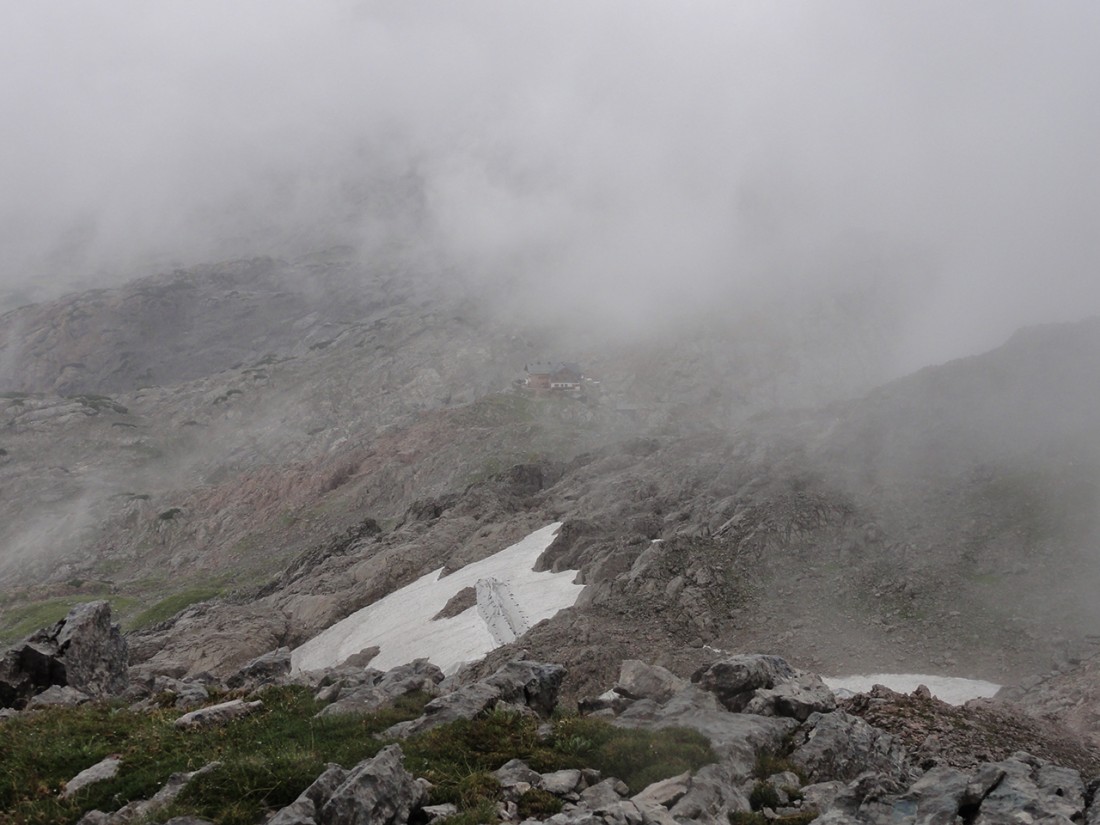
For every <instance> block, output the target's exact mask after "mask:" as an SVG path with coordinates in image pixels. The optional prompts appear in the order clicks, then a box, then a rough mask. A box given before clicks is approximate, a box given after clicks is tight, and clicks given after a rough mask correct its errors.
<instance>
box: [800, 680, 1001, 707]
mask: <svg viewBox="0 0 1100 825" xmlns="http://www.w3.org/2000/svg"><path fill="white" fill-rule="evenodd" d="M821 678H822V679H823V680H824V682H825V684H826V685H828V686H829V688H830V689H832V690H834V691H838V692H839V691H847V692H849V693H852V694H856V693H864V692H866V691H868V690H870V689H871V688H872V687H874V686H875V685H884V686H886V687H888V688H890V690H893V691H896V692H898V693H912V692H913V691H914V690H916V689H917V687H918V686H919V685H925V686H927V687H928V690H930V691H931V692H932V695H933V696H935V697H936V698H937V699H939V700H940V701H941V702H947V704H949V705H961V704H963V703H965V702H968V701H970V700H971V699H980V698H988V697H991V696H993V695H994V694H995V693H996V692H997V691H998V690H1000V689H1001V686H1000V685H995V684H993V683H992V682H983V681H982V680H981V679H962V678H959V677H956V676H933V675H931V674H928V673H872V674H870V675H859V676H843V677H832V676H822V677H821Z"/></svg>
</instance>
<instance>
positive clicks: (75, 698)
mask: <svg viewBox="0 0 1100 825" xmlns="http://www.w3.org/2000/svg"><path fill="white" fill-rule="evenodd" d="M91 698H92V697H91V696H89V695H88V694H87V693H85V692H84V691H82V690H77V689H76V688H74V687H69V686H68V685H65V687H60V686H59V685H50V686H49V687H48V688H46V689H45V690H44V691H42V692H41V693H39V694H37V695H35V696H32V697H31V698H30V701H28V702H27V709H28V710H34V709H35V708H48V707H73V706H74V705H82V704H84V703H85V702H88V701H91Z"/></svg>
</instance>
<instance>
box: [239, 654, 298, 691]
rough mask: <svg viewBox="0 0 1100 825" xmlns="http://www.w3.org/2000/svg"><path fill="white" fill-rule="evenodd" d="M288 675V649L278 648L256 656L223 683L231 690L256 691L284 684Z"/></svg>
mask: <svg viewBox="0 0 1100 825" xmlns="http://www.w3.org/2000/svg"><path fill="white" fill-rule="evenodd" d="M289 675H290V648H289V647H280V648H278V649H277V650H272V651H271V652H269V653H265V654H263V655H262V656H257V657H256V658H255V659H253V660H252V661H251V662H249V663H248V664H246V665H245V666H244V667H242V668H241V669H240V670H238V671H237V672H236V673H234V674H233V675H232V676H230V677H229V678H228V679H226V681H225V685H226V687H228V688H231V689H237V688H245V689H247V690H256V689H257V688H261V687H263V686H265V685H274V684H280V683H282V682H285V681H286V679H287V677H288V676H289Z"/></svg>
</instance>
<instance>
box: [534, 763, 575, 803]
mask: <svg viewBox="0 0 1100 825" xmlns="http://www.w3.org/2000/svg"><path fill="white" fill-rule="evenodd" d="M539 787H541V788H542V789H543V790H544V791H546V792H547V793H552V794H554V796H568V795H569V794H571V793H577V792H578V791H580V790H583V787H584V783H583V774H581V772H580V771H578V770H577V769H575V768H566V769H564V770H560V771H551V772H550V773H544V774H543V775H542V779H541V780H540V782H539Z"/></svg>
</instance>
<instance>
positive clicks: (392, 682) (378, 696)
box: [319, 659, 443, 716]
mask: <svg viewBox="0 0 1100 825" xmlns="http://www.w3.org/2000/svg"><path fill="white" fill-rule="evenodd" d="M374 672H375V673H376V672H377V671H374ZM442 681H443V671H441V670H440V669H439V668H438V667H436V666H435V665H433V664H432V663H431V662H429V661H428V660H427V659H416V660H415V661H412V662H409V663H408V664H405V665H399V666H398V667H395V668H393V669H392V670H389V671H387V672H386V673H384V674H382V675H381V676H380V677H379V679H378V681H376V682H374V683H373V684H369V683H368V684H364V685H363V686H361V687H358V688H356V689H354V690H351V691H346V690H345V691H343V692H341V693H340V697H339V698H338V699H337V700H336V701H335V702H333V703H332V704H331V705H327V706H326V707H325V708H324V709H322V710H321V713H320V714H319V715H321V716H332V715H334V714H338V713H370V712H371V711H374V710H377V709H378V708H380V707H382V706H384V705H388V704H390V703H391V702H393V701H394V700H395V699H398V698H399V697H401V696H405V695H407V694H410V693H417V692H424V693H429V694H435V693H437V692H438V688H437V685H438V684H439V683H440V682H442Z"/></svg>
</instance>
